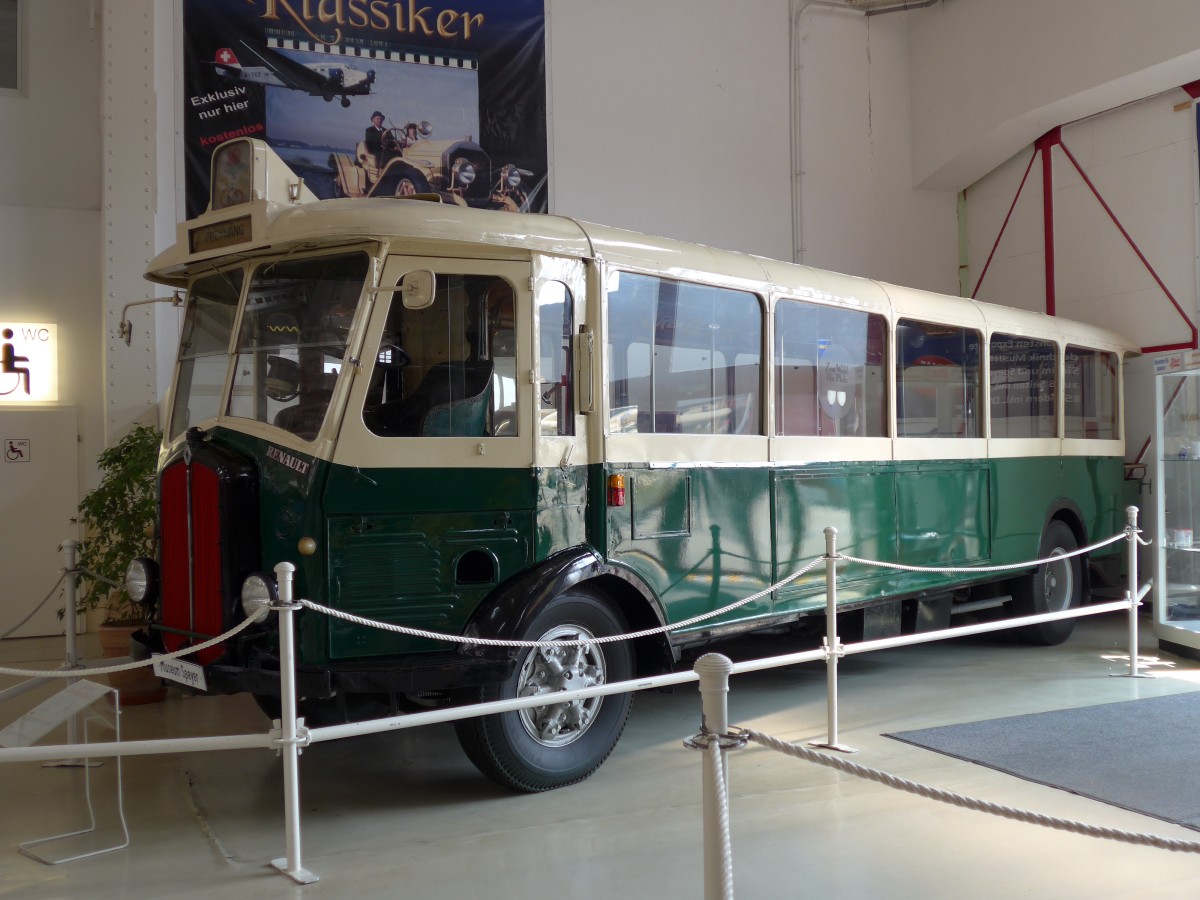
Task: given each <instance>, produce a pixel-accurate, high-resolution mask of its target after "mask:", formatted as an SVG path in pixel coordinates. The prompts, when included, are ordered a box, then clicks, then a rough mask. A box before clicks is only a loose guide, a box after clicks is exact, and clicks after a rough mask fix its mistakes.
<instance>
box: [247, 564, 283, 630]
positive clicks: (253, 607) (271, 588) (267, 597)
mask: <svg viewBox="0 0 1200 900" xmlns="http://www.w3.org/2000/svg"><path fill="white" fill-rule="evenodd" d="M278 600H279V589H278V588H277V587H276V585H275V579H273V578H271V577H270V576H268V575H260V574H259V573H257V572H256V573H255V574H253V575H250V576H247V578H246V580H245V581H243V582H242V612H244V613H245V614H246V618H247V619H250V620H252V621H254V622H261V621H262V620H263V619H265V618H266V617H267V615H268V614H269V613H270V612H271V607H272V606H274V605H275V603H276V602H277V601H278Z"/></svg>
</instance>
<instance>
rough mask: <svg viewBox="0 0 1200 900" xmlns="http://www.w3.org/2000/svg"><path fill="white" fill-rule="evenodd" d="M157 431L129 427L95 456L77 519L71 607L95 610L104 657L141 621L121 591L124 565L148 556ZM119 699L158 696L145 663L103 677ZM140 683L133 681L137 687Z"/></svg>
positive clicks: (124, 645)
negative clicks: (94, 473)
mask: <svg viewBox="0 0 1200 900" xmlns="http://www.w3.org/2000/svg"><path fill="white" fill-rule="evenodd" d="M161 441H162V432H160V431H159V430H158V429H157V428H153V427H151V426H148V425H135V426H134V427H133V428H132V429H131V430H130V431H129V432H128V433H127V434H126V435H125V436H124V437H122V438H121V440H119V441H118V442H117V443H116V444H114V445H113V446H112V447H109V448H108V449H106V450H104V451H103V452H102V453H101V454H100V456H99V458H98V459H97V461H96V466H97V468H98V469H99V470H100V473H101V477H100V483H99V484H98V485H96V487H95V488H93V489H92V490H90V491H88V492H87V493H86V494H84V496H83V499H82V500H81V501H80V503H79V518H78V522H79V524H80V525H82V526H83V534H84V539H83V542H82V543H81V545H80V549H79V567H80V569H82V570H84V571H83V574H82V575H81V577H80V591H79V594H78V598H77V602H76V611H77V612H79V613H81V614H84V613H88V612H91V611H93V610H99V611H101V612H102V613H103V614H104V615H103V620H102V621H101V623H100V645H101V648H102V649H103V652H104V655H105V656H108V657H113V656H124V655H126V654H128V652H129V636H130V635H131V634H132V633H133V632H134V631H135V630H137V629H138V628H140V627H142V626H144V625H145V621H146V616H145V612H144V611H143V610H142V608H141V607H140V606H139V605H138V604H136V603H134V601H133V599H132V598H131V597H130V596H129V594H127V593H126V592H125V587H124V580H125V568H126V566H128V565H129V561H130V560H131V559H133V558H134V557H136V556H150V557H152V556H154V515H155V505H156V504H155V501H156V496H155V480H154V473H155V466H156V464H157V461H158V448H159V444H160V443H161ZM109 681H110V683H111V684H112V685H113V687H115V688H117V689H118V690H119V691H120V692H121V702H122V703H123V704H129V703H138V702H142V703H148V702H151V701H153V700H159V699H162V696H163V688H162V685H161V683H160V682H159V680H158V679H157V678H155V677H153V673H152V672H151V671H150V669H149V668H148V667H147V668H142V669H134V670H131V671H130V672H114V673H113V674H112V675H110V676H109ZM138 682H140V687H139V686H138V684H137V683H138Z"/></svg>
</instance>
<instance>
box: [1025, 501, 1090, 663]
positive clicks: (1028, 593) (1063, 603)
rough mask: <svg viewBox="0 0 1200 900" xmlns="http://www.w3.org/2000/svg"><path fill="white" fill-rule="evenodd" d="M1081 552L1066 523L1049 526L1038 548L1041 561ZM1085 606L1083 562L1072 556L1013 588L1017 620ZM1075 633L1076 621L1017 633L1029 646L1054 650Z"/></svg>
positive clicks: (1047, 565) (1042, 567)
mask: <svg viewBox="0 0 1200 900" xmlns="http://www.w3.org/2000/svg"><path fill="white" fill-rule="evenodd" d="M1077 549H1079V542H1078V541H1076V540H1075V532H1073V531H1072V530H1071V528H1070V526H1068V525H1067V524H1066V523H1065V522H1061V521H1059V520H1058V519H1055V520H1054V521H1052V522H1050V524H1049V525H1047V526H1046V530H1045V531H1044V532H1043V533H1042V541H1041V543H1040V544H1039V545H1038V559H1045V558H1046V557H1048V556H1051V555H1053V554H1054V553H1056V552H1060V553H1070V552H1072V551H1073V550H1077ZM1082 602H1083V558H1082V557H1081V556H1072V557H1071V558H1070V559H1064V560H1062V561H1061V562H1052V563H1044V564H1043V565H1040V566H1038V567H1037V569H1035V570H1034V571H1033V572H1032V573H1030V574H1029V575H1025V576H1023V577H1021V578H1020V579H1018V580H1017V581H1016V582H1015V583H1014V585H1013V599H1012V605H1011V606H1012V611H1013V613H1014V614H1015V615H1018V616H1033V615H1038V614H1041V613H1048V612H1062V611H1063V610H1066V609H1075V608H1076V607H1078V606H1079V605H1080V604H1081V603H1082ZM1074 630H1075V620H1074V619H1059V620H1058V621H1055V622H1042V623H1040V624H1038V625H1026V626H1024V627H1022V628H1018V629H1016V636H1017V638H1018V640H1021V641H1024V642H1025V643H1027V644H1039V645H1042V646H1051V645H1054V644H1061V643H1062V642H1063V641H1065V640H1066V639H1067V638H1069V637H1070V636H1071V632H1073V631H1074Z"/></svg>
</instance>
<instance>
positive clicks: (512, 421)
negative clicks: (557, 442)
mask: <svg viewBox="0 0 1200 900" xmlns="http://www.w3.org/2000/svg"><path fill="white" fill-rule="evenodd" d="M513 296H514V294H513V289H512V286H511V285H510V284H509V283H508V282H507V281H505V280H504V279H502V278H497V277H493V276H489V275H450V274H441V273H439V274H438V275H437V293H436V296H435V297H434V301H433V303H432V304H430V305H429V306H428V307H426V308H423V309H408V308H406V307H405V306H404V304H403V303H402V302H401V300H400V294H399V292H397V293H396V294H395V295H394V296H393V297H392V301H391V306H390V307H389V309H388V317H387V321H386V323H385V324H384V329H383V336H382V338H381V340H380V343H379V346H378V347H376V348H375V365H374V368H373V370H372V374H371V383H370V385H369V386H368V388H367V396H366V400H365V402H364V404H363V412H362V416H363V422H364V423H365V424H366V426H367V428H368V429H370V430H371V431H372V432H373V433H375V434H377V435H380V436H381V437H486V436H491V435H494V436H512V435H516V433H517V392H516V340H515V324H514V310H513Z"/></svg>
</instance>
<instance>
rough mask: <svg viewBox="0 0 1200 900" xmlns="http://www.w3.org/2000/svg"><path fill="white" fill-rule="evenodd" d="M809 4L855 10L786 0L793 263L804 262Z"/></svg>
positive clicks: (836, 1)
mask: <svg viewBox="0 0 1200 900" xmlns="http://www.w3.org/2000/svg"><path fill="white" fill-rule="evenodd" d="M810 6H817V7H823V8H825V9H839V10H842V11H843V12H857V10H855V9H854V8H853V7H851V6H849V5H847V4H846V3H845V2H843V0H788V18H789V25H790V27H789V28H788V69H789V74H790V75H791V82H790V85H789V94H790V98H789V99H790V103H789V106H790V107H791V108H790V110H789V113H790V115H791V124H792V127H791V128H790V129H789V131H790V134H789V137H788V140H789V143H790V145H791V146H790V151H791V152H790V154H789V156H790V164H791V173H790V174H791V182H792V203H791V206H792V210H791V213H792V262H794V263H803V262H804V186H803V183H802V182H803V174H804V171H803V170H804V167H803V164H802V161H801V153H800V135H801V129H802V127H803V125H802V123H803V119H804V116H803V114H802V113H803V102H802V100H803V86H802V84H801V72H802V71H803V69H804V63H803V62H802V61H801V54H800V17H801V16H803V15H804V13H805V12H806V11H807V10H808V8H809V7H810Z"/></svg>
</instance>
